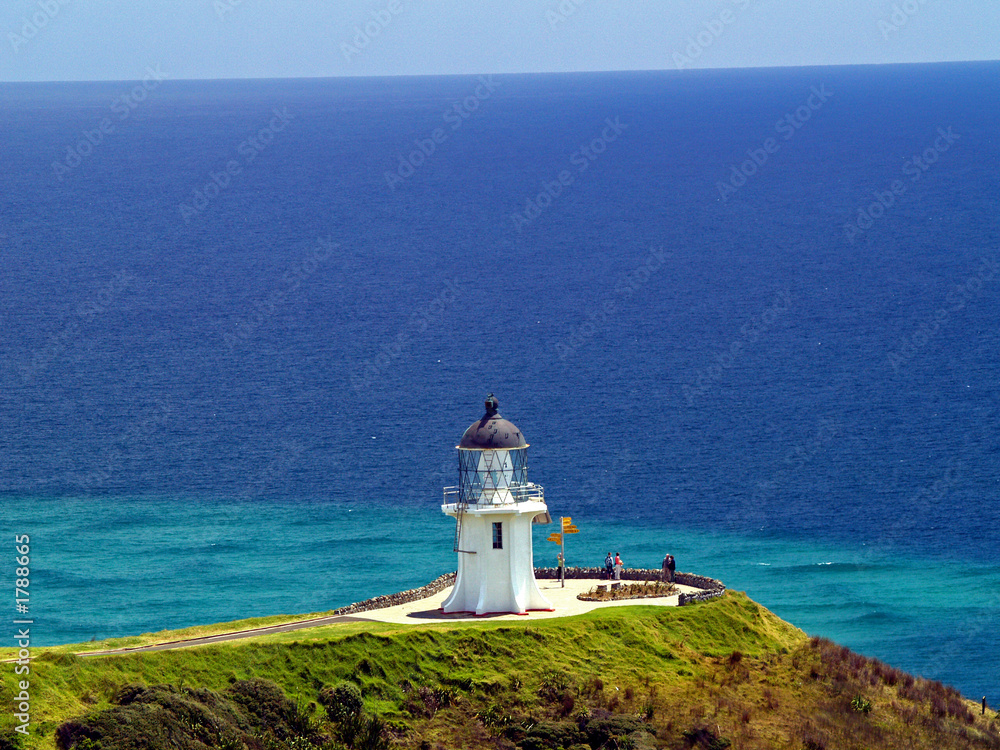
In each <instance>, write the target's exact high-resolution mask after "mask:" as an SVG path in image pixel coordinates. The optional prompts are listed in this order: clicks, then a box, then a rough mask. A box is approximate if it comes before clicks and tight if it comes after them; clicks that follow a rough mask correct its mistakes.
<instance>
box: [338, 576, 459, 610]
mask: <svg viewBox="0 0 1000 750" xmlns="http://www.w3.org/2000/svg"><path fill="white" fill-rule="evenodd" d="M455 575H456V574H455V573H445V574H444V575H443V576H438V577H437V578H435V579H434V580H433V581H431V582H430V583H428V584H427V585H426V586H421V587H420V588H418V589H410V590H409V591H400V592H399V593H398V594H387V595H386V596H376V597H375V598H373V599H365V600H364V601H363V602H356V603H355V604H348V605H347V606H346V607H341V608H340V609H335V610H333V612H331V613H330V614H331V615H354V614H357V613H358V612H370V611H371V610H373V609H385V608H386V607H395V606H396V605H397V604H407V603H409V602H415V601H417V600H418V599H426V598H427V597H428V596H434V594H436V593H437V592H439V591H442V590H444V589H446V588H448V587H449V586H451V585H452V584H454V583H455Z"/></svg>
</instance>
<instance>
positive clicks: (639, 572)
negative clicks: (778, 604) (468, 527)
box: [330, 568, 726, 615]
mask: <svg viewBox="0 0 1000 750" xmlns="http://www.w3.org/2000/svg"><path fill="white" fill-rule="evenodd" d="M455 575H456V574H455V573H445V574H444V575H443V576H439V577H437V578H435V579H434V580H433V581H431V582H430V583H428V584H427V585H426V586H421V587H420V588H417V589H410V590H409V591H400V592H399V593H398V594H386V595H385V596H376V597H374V598H372V599H365V601H363V602H356V603H355V604H348V605H347V606H346V607H341V608H340V609H335V610H333V612H331V613H330V614H331V615H355V614H358V613H359V612H370V611H371V610H373V609H385V608H386V607H395V606H396V605H397V604H407V603H409V602H415V601H417V600H419V599H426V598H427V597H429V596H433V595H434V594H436V593H438V592H439V591H442V590H444V589H446V588H448V587H449V586H451V585H452V584H454V583H455ZM603 575H604V568H566V577H567V578H598V579H599V578H601V577H602V576H603ZM535 578H542V579H552V578H559V569H558V568H535ZM621 579H622V580H623V581H658V580H660V571H659V570H653V569H644V568H625V570H623V571H622V578H621ZM674 582H675V583H680V584H682V585H684V586H693V587H695V588H699V589H703V591H701V592H699V593H697V594H680V596H679V597H678V600H679V603H680V604H681V605H684V604H691V603H692V602H701V601H706V600H707V599H713V598H715V597H717V596H722V594H723V593H724V592H725V590H726V587H725V586H724V585H723V583H722V582H721V581H717V580H715V579H714V578H706V577H705V576H699V575H695V574H694V573H681V572H679V571H678V572H677V573H675V574H674Z"/></svg>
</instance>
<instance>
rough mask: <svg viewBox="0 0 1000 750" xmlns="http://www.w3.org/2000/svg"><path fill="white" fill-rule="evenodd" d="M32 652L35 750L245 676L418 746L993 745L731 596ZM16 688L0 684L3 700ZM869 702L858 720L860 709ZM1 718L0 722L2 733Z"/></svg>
mask: <svg viewBox="0 0 1000 750" xmlns="http://www.w3.org/2000/svg"><path fill="white" fill-rule="evenodd" d="M158 635H160V636H164V637H165V639H167V640H172V639H173V638H174V637H175V636H176V634H158ZM88 645H89V644H88ZM39 651H40V652H41V653H40V655H39V656H38V657H37V659H36V660H35V661H34V663H33V665H32V675H31V693H32V719H33V721H34V722H37V723H36V724H35V725H34V726H33V727H32V731H33V734H32V736H31V737H30V741H29V743H27V744H26V745H25V746H26V747H29V748H52V747H54V739H53V738H54V732H55V730H56V728H57V727H58V726H59V725H60V724H61V723H63V722H65V721H66V720H68V719H70V718H73V717H81V716H84V715H87V714H90V715H96V714H98V713H99V712H101V711H103V710H108V709H111V708H113V706H114V699H115V695H116V694H117V693H118V692H119V691H120V690H121V688H122V687H123V686H125V685H132V684H140V685H156V684H164V683H166V684H170V685H174V686H176V687H177V688H181V689H183V688H193V687H196V688H207V689H209V690H211V691H215V693H218V694H220V695H221V694H224V693H225V692H226V691H227V690H229V689H230V687H231V686H232V685H233V684H234V683H237V681H242V680H249V679H252V678H266V679H267V680H271V681H273V682H274V683H276V684H277V686H278V687H279V688H280V690H281V691H282V692H283V693H284V695H286V696H287V697H288V698H289V699H290V700H291V701H292V702H293V703H294V704H295V705H298V706H300V707H302V710H303V712H304V714H307V715H308V717H309V718H310V720H312V721H316V722H320V723H322V722H323V721H325V713H324V711H323V709H322V707H321V706H320V705H318V702H319V694H320V691H321V690H322V689H323V688H324V687H328V686H332V685H337V684H338V683H340V682H342V681H348V682H351V683H354V684H356V685H357V686H358V687H359V688H360V689H361V693H362V696H363V702H364V709H365V712H366V715H368V716H372V717H378V718H379V719H380V720H382V721H384V722H386V726H387V727H388V729H389V731H390V732H391V734H392V736H393V744H394V746H398V747H401V748H413V750H418V749H419V748H430V749H434V748H452V747H498V748H499V747H508V748H513V747H515V743H516V744H517V746H518V747H522V748H524V749H525V750H532V749H533V748H545V747H559V746H560V745H556V744H552V743H556V742H568V741H569V740H570V739H572V738H575V739H574V740H573V741H574V743H575V742H576V740H579V739H581V738H582V739H583V740H584V743H585V744H586V743H592V742H601V743H604V744H605V745H606V746H608V747H611V746H612V745H610V744H608V743H610V742H611V741H612V739H611V738H613V737H619V739H616V740H614V742H615V743H618V745H620V746H625V745H626V744H628V743H632V744H633V745H635V746H636V747H644V746H648V747H667V748H684V747H711V746H713V743H714V746H717V747H723V746H725V745H724V741H729V742H730V743H731V747H733V748H737V747H739V748H791V749H792V750H801V748H809V749H810V750H834V749H835V748H836V750H841V748H843V749H845V750H850V749H852V748H859V749H860V748H900V749H901V750H902V749H903V748H905V750H923V749H924V748H927V750H931V748H933V750H938V749H939V748H948V747H982V748H1000V725H998V724H997V722H996V719H995V718H992V717H987V719H985V720H984V719H983V718H982V717H980V716H979V715H978V710H977V711H976V713H974V714H973V713H972V708H973V704H971V703H969V702H967V701H964V699H962V698H961V696H960V695H958V693H957V692H955V691H954V690H951V689H950V688H946V687H944V686H940V685H939V684H938V683H931V682H928V681H926V680H919V679H916V678H913V677H911V676H909V675H905V674H904V673H902V672H900V671H899V670H895V669H894V668H892V667H889V666H887V665H884V664H881V662H876V661H874V660H870V659H866V658H865V657H862V656H860V655H858V654H853V653H852V652H850V651H848V650H847V649H842V648H841V647H839V646H837V645H836V644H831V643H830V642H829V641H823V640H820V639H809V638H808V637H807V636H806V635H805V634H804V633H802V632H801V631H800V630H798V629H796V628H794V627H793V626H791V625H789V624H788V623H786V622H784V621H782V620H780V619H779V618H777V617H776V616H775V615H773V614H772V613H771V612H769V611H768V610H766V609H765V608H763V607H761V606H760V605H758V604H756V603H755V602H753V601H751V600H750V599H749V598H748V597H746V595H745V594H742V593H738V592H728V593H727V594H726V595H725V596H724V597H722V598H720V599H717V600H713V601H711V602H706V603H704V604H698V605H694V606H690V607H681V608H663V607H644V606H641V605H639V606H624V607H611V608H605V609H598V610H595V611H593V612H590V613H587V614H584V615H579V616H575V617H568V618H558V619H546V620H537V621H532V620H531V619H530V618H525V620H523V621H518V622H513V623H512V622H495V621H494V622H489V621H484V622H474V623H467V622H463V623H433V624H421V625H419V626H413V625H393V624H381V623H358V622H351V623H340V624H336V625H329V626H324V627H321V628H314V629H309V630H302V631H296V632H293V633H282V634H275V635H269V636H263V637H257V638H253V639H248V640H243V641H236V642H231V643H226V644H218V645H211V646H202V647H197V648H187V649H179V650H173V651H162V652H152V653H145V654H129V655H122V656H114V657H93V658H81V657H77V656H73V655H72V654H70V653H69V652H68V651H69V649H68V648H66V647H60V648H58V649H40V650H39ZM11 688H12V685H11V684H10V681H9V680H7V679H5V680H4V683H3V687H2V690H0V700H2V702H3V703H4V705H10V704H11V702H12V698H13V695H14V693H13V692H12V691H11ZM856 699H860V700H856ZM865 702H868V705H870V708H869V710H867V711H861V710H857V709H856V708H855V707H854V706H855V705H859V706H864V705H866V703H865ZM12 721H13V718H12V716H11V715H10V714H9V713H8V712H5V713H4V714H0V735H4V734H6V733H9V731H10V729H11V726H12ZM602 722H603V723H602ZM609 722H610V723H609ZM615 722H618V723H617V724H616V723H615ZM635 722H639V724H636V723H635ZM637 727H639V728H638V729H637ZM640 729H641V731H640ZM615 732H618V733H619V734H615ZM626 733H627V736H628V737H630V738H631V739H628V740H627V741H626V740H624V739H622V738H623V737H625V736H626ZM619 740H620V741H619ZM546 743H549V744H546ZM576 744H579V743H576ZM0 746H2V745H0ZM590 746H591V747H597V746H596V745H593V744H590Z"/></svg>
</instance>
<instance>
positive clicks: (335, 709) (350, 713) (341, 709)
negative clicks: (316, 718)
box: [319, 682, 361, 723]
mask: <svg viewBox="0 0 1000 750" xmlns="http://www.w3.org/2000/svg"><path fill="white" fill-rule="evenodd" d="M319 702H320V705H322V706H323V708H325V709H326V715H327V716H329V717H330V721H332V722H334V723H339V722H342V721H346V720H347V719H350V718H352V717H354V716H359V715H360V714H361V690H360V688H358V686H357V685H355V684H354V683H353V682H338V683H337V684H336V685H335V686H334V687H325V688H323V689H322V690H321V691H320V694H319Z"/></svg>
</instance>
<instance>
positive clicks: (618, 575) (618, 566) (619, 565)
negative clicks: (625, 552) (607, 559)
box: [615, 552, 625, 581]
mask: <svg viewBox="0 0 1000 750" xmlns="http://www.w3.org/2000/svg"><path fill="white" fill-rule="evenodd" d="M624 569H625V563H623V562H622V557H621V555H619V554H618V553H617V552H615V580H616V581H620V580H621V579H622V571H623V570H624Z"/></svg>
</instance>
